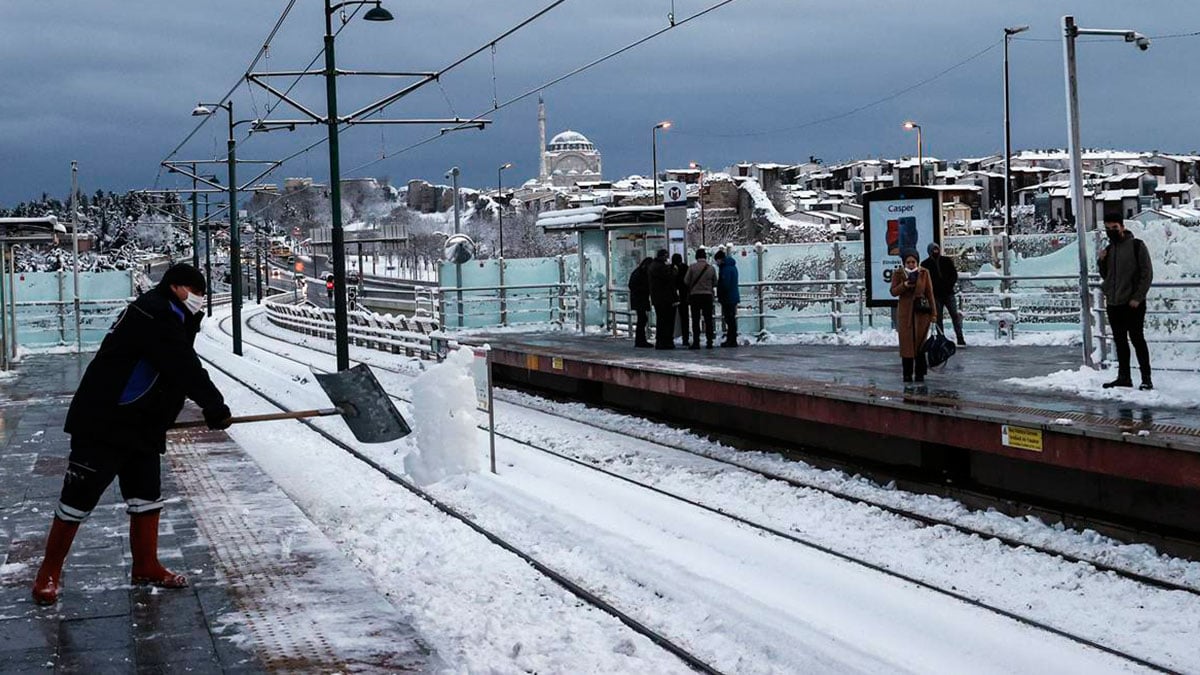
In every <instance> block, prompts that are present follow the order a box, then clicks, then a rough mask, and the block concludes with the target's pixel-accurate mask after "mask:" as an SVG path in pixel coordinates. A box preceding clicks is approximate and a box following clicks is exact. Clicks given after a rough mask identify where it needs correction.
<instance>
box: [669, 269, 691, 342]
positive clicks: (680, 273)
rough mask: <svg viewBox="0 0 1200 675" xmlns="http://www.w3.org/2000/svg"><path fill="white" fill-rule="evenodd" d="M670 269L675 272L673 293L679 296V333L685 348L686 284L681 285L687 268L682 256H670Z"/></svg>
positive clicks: (686, 323)
mask: <svg viewBox="0 0 1200 675" xmlns="http://www.w3.org/2000/svg"><path fill="white" fill-rule="evenodd" d="M671 268H672V269H673V270H674V271H675V293H676V294H677V295H678V296H679V332H680V335H681V336H682V337H683V342H682V343H681V344H682V345H683V346H684V347H686V346H687V345H688V342H689V339H688V303H687V284H685V283H683V279H684V277H686V276H687V271H688V266H687V263H685V262H683V256H682V255H680V254H679V253H676V254H674V255H672V256H671Z"/></svg>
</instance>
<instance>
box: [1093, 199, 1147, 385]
mask: <svg viewBox="0 0 1200 675" xmlns="http://www.w3.org/2000/svg"><path fill="white" fill-rule="evenodd" d="M1104 233H1105V234H1107V235H1108V246H1106V247H1105V248H1104V249H1103V250H1101V251H1100V256H1099V260H1098V261H1097V263H1096V267H1097V268H1098V269H1099V270H1100V278H1101V279H1103V281H1102V282H1101V284H1100V288H1101V290H1103V291H1104V302H1105V304H1106V305H1107V306H1108V307H1107V309H1108V323H1109V325H1110V326H1112V332H1113V343H1114V344H1115V345H1116V348H1117V379H1115V380H1113V381H1112V382H1105V383H1104V388H1105V389H1108V388H1111V387H1132V386H1133V378H1132V376H1131V375H1130V372H1129V343H1130V342H1132V343H1133V349H1134V351H1136V352H1137V360H1138V370H1140V371H1142V384H1141V386H1140V387H1139V388H1140V389H1142V390H1143V391H1149V390H1151V389H1153V388H1154V383H1153V381H1152V380H1151V377H1150V349H1149V348H1148V347H1147V346H1146V336H1145V334H1144V333H1143V327H1144V326H1145V323H1146V294H1147V293H1149V292H1150V284H1151V282H1153V281H1154V266H1153V263H1151V261H1150V251H1148V250H1146V244H1145V243H1144V242H1142V241H1141V240H1140V239H1138V238H1137V237H1135V236H1133V233H1132V232H1130V231H1128V230H1126V229H1125V220H1124V219H1123V218H1122V217H1121V216H1120V215H1109V216H1105V218H1104Z"/></svg>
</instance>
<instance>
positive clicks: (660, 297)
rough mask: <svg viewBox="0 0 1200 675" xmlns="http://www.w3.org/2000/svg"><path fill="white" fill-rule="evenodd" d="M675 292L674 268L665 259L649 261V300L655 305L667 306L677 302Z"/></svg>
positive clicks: (677, 298) (677, 297)
mask: <svg viewBox="0 0 1200 675" xmlns="http://www.w3.org/2000/svg"><path fill="white" fill-rule="evenodd" d="M678 300H679V296H678V295H677V294H676V293H675V268H674V267H672V266H671V263H670V262H669V261H667V260H662V259H656V260H655V261H654V262H652V263H650V302H651V303H653V304H654V306H655V307H669V306H671V305H674V304H675V303H676V302H678Z"/></svg>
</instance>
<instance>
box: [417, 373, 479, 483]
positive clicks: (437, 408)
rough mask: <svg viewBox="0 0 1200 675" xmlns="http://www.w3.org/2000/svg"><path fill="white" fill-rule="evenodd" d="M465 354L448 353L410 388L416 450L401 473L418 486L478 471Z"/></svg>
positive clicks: (470, 381)
mask: <svg viewBox="0 0 1200 675" xmlns="http://www.w3.org/2000/svg"><path fill="white" fill-rule="evenodd" d="M474 358H475V355H474V353H473V352H472V351H471V350H470V349H459V350H456V351H453V352H451V353H450V355H449V356H448V357H446V360H445V361H443V362H442V363H441V364H439V365H437V366H435V367H433V368H430V369H429V370H428V371H426V372H425V373H423V374H422V375H421V376H420V377H418V378H417V379H416V381H414V382H413V385H412V400H413V413H412V414H413V431H414V433H415V434H416V439H417V449H416V450H415V451H413V453H412V454H410V455H408V456H407V457H405V458H404V470H405V472H406V473H408V475H409V476H411V477H412V479H413V480H414V481H416V482H417V484H419V485H429V484H431V483H436V482H438V481H440V480H442V479H443V478H447V477H449V476H453V475H457V474H464V473H474V472H477V471H479V469H480V461H479V453H478V452H476V444H477V442H478V435H477V433H476V432H477V429H476V427H475V380H474V379H473V378H472V377H471V362H472V360H473V359H474Z"/></svg>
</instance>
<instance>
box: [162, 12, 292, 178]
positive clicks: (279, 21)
mask: <svg viewBox="0 0 1200 675" xmlns="http://www.w3.org/2000/svg"><path fill="white" fill-rule="evenodd" d="M295 6H296V0H289V2H288V4H287V6H286V7H284V8H283V12H281V13H280V15H279V18H278V19H276V21H275V25H274V26H272V27H271V32H270V33H268V34H267V38H266V39H265V40H263V44H262V46H261V47H259V49H258V52H257V53H256V54H255V55H254V58H253V59H251V60H250V65H248V66H246V70H245V72H244V73H243V74H242V75H241V76H239V77H238V79H237V82H234V84H233V86H232V87H230V88H229V91H227V92H225V95H224V96H222V97H221V100H220V102H221V103H225V102H226V101H228V100H229V97H230V96H233V92H235V91H237V88H238V87H240V86H241V85H242V82H243V81H244V80H245V79H246V75H247V74H249V73H250V72H251V71H253V70H254V67H255V66H257V65H258V62H259V61H260V60H261V59H262V58H263V55H264V54H266V53H267V51H268V50H269V49H270V46H271V41H272V40H274V39H275V35H276V34H277V33H278V32H279V29H280V28H281V27H282V26H283V22H284V21H285V20H286V19H287V17H288V14H290V13H291V11H292V8H293V7H295ZM209 117H210V116H205V117H203V118H201V119H200V121H199V122H197V123H196V126H195V127H193V128H192V130H191V131H190V132H189V133H188V135H187V136H185V137H184V139H183V140H182V141H180V142H179V144H178V145H176V146H175V147H174V148H173V149H172V150H171V152H168V153H167V156H166V157H163V158H162V162H165V161H167V160H169V159H171V158H172V157H174V156H175V155H176V154H178V153H179V151H180V150H182V149H183V146H185V145H187V142H188V141H190V140H192V137H194V136H195V135H196V134H197V133H199V131H200V129H201V128H202V127H203V126H204V125H205V123H207V122H208V119H209ZM162 162H159V164H158V175H156V176H155V178H154V187H158V180H159V178H161V177H162Z"/></svg>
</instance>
